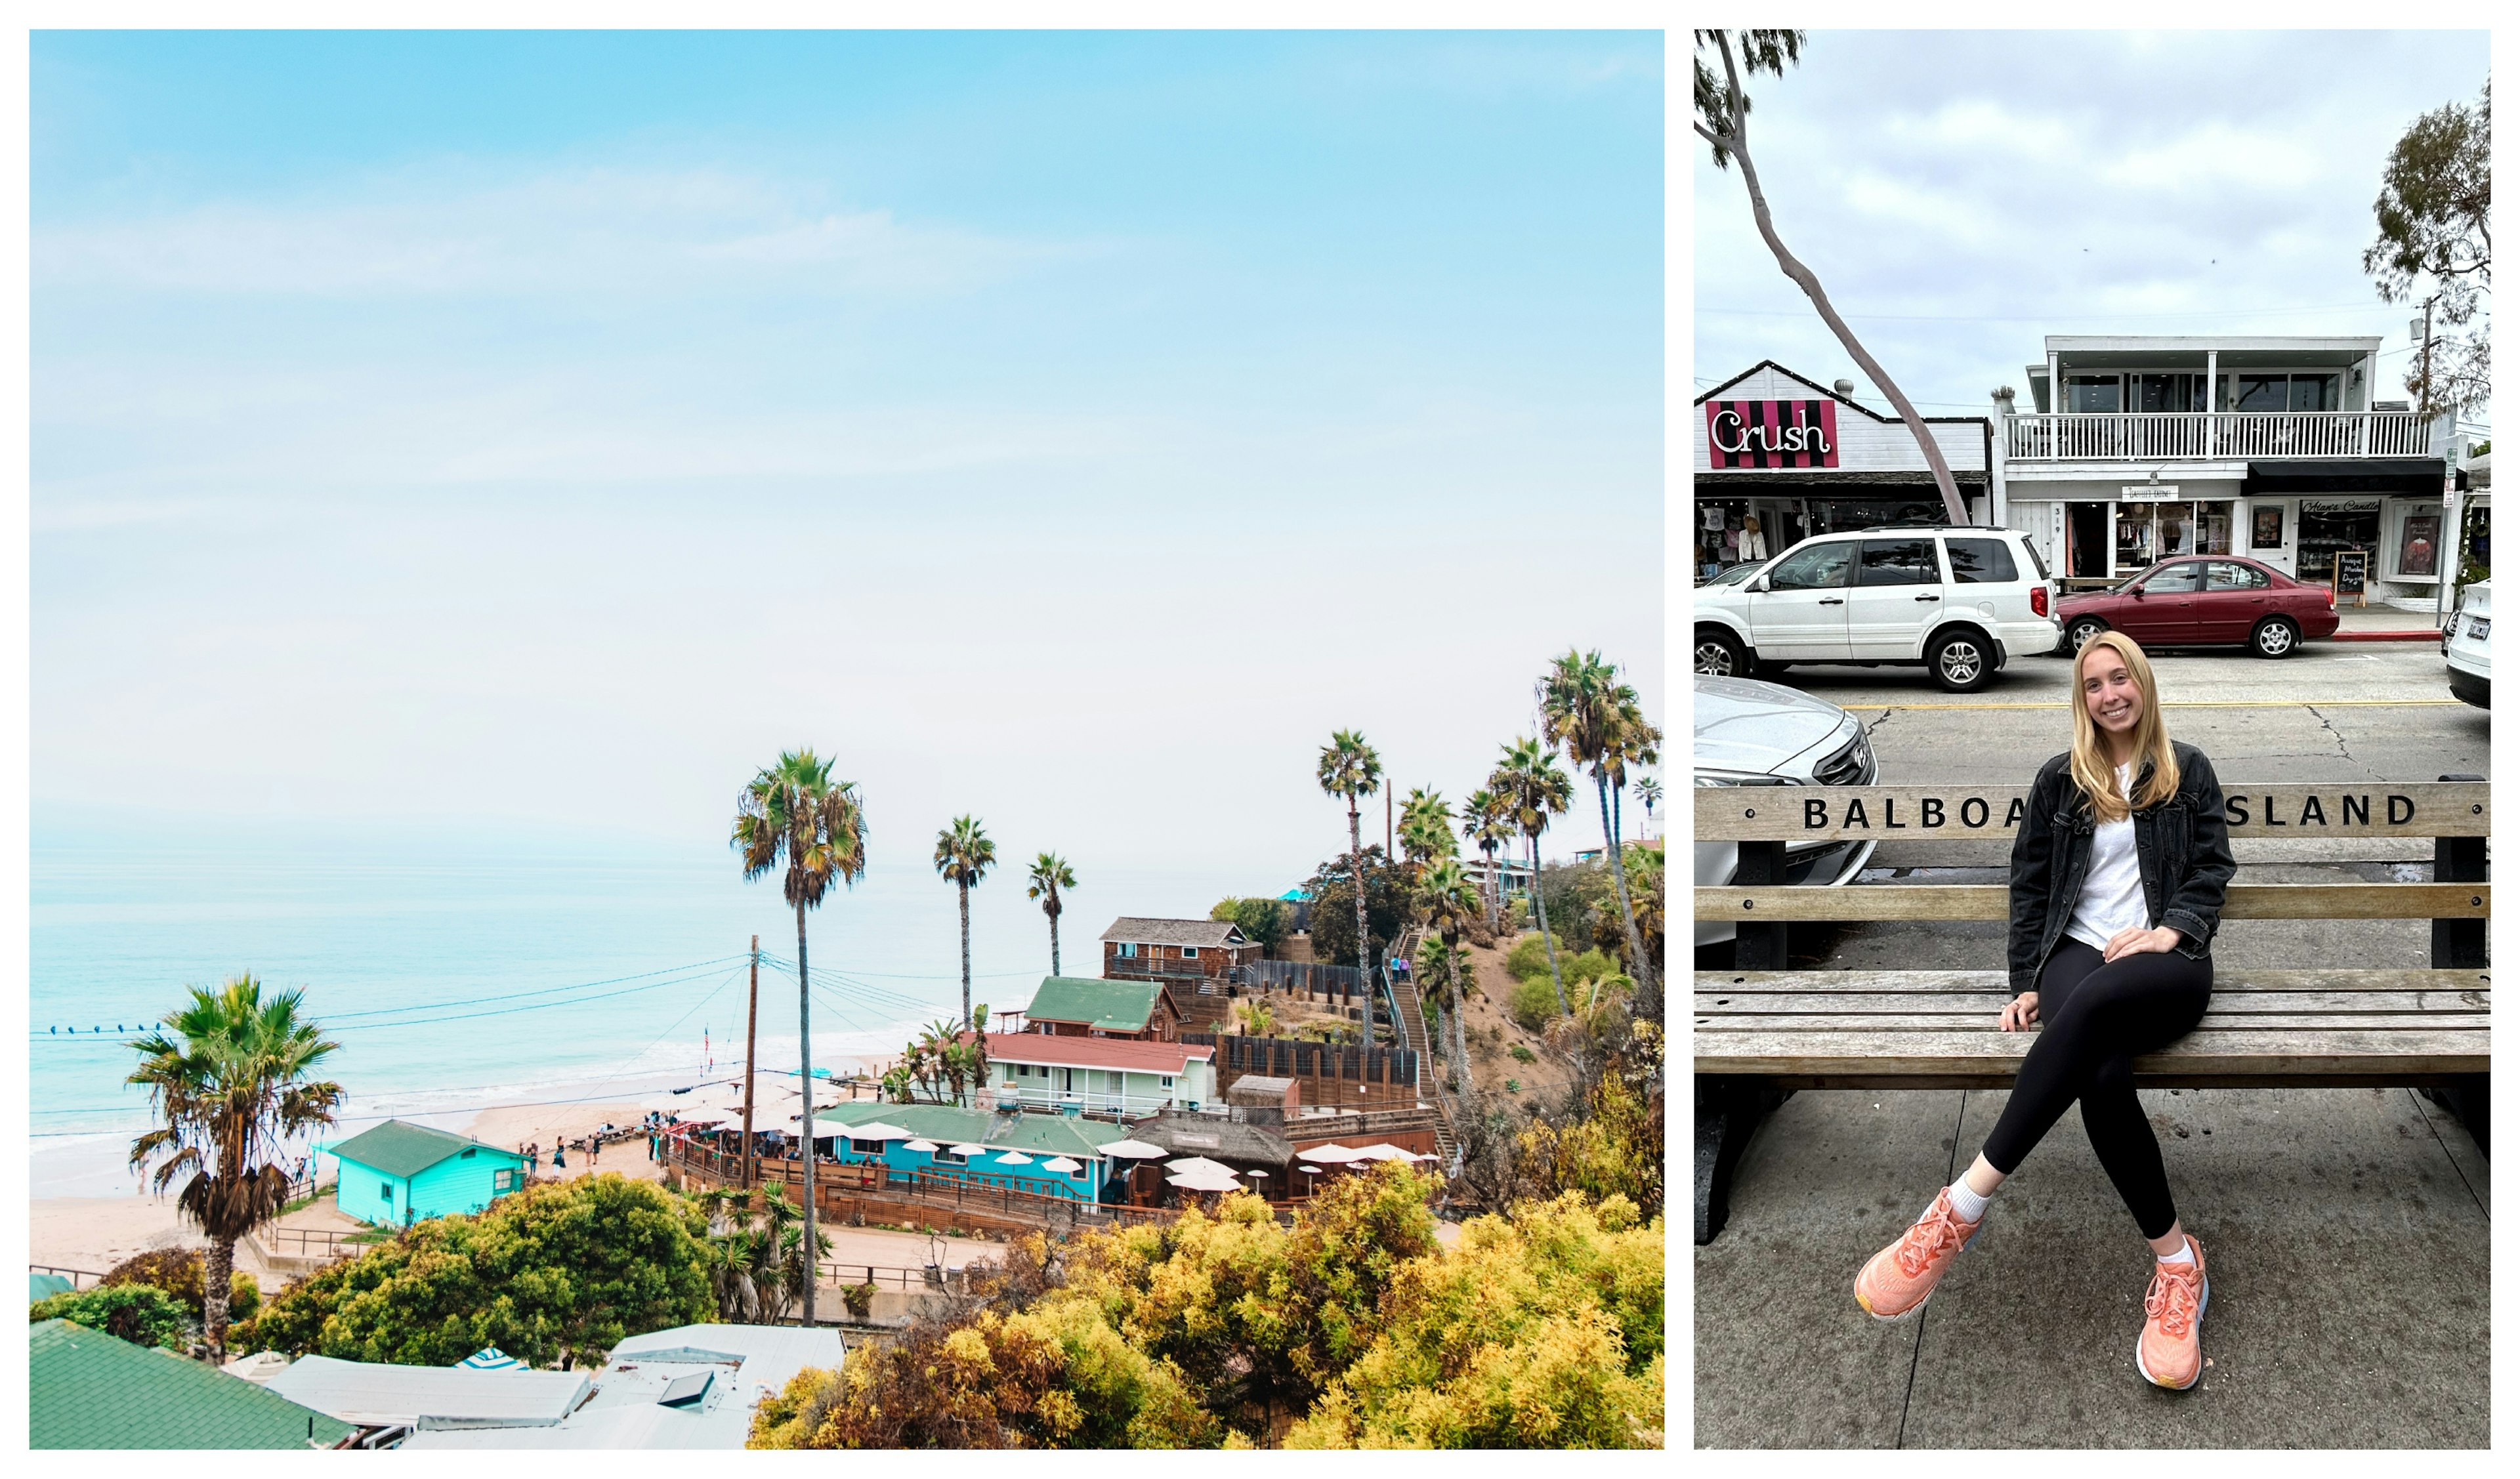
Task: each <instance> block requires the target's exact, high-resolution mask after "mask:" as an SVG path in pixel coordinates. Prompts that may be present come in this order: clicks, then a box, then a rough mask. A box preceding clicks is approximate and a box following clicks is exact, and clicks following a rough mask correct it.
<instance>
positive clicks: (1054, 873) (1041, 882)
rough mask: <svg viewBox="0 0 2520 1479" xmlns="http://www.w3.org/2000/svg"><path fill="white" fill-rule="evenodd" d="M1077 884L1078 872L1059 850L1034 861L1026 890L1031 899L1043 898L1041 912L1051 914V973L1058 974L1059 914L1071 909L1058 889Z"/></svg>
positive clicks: (1025, 895) (1025, 893)
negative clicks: (1062, 898)
mask: <svg viewBox="0 0 2520 1479" xmlns="http://www.w3.org/2000/svg"><path fill="white" fill-rule="evenodd" d="M1075 886H1076V871H1075V870H1074V869H1071V868H1069V867H1068V866H1067V860H1066V859H1065V858H1062V857H1060V856H1059V855H1058V854H1057V853H1043V854H1042V855H1041V856H1040V857H1038V858H1035V859H1033V860H1032V874H1031V886H1030V887H1028V888H1026V889H1025V890H1024V897H1025V898H1027V899H1039V900H1040V901H1041V912H1042V913H1043V914H1046V915H1048V916H1050V973H1051V974H1052V975H1057V974H1058V917H1059V916H1060V915H1062V914H1064V913H1066V912H1067V906H1066V905H1065V904H1062V903H1060V902H1059V895H1058V891H1059V890H1060V889H1062V888H1074V887H1075Z"/></svg>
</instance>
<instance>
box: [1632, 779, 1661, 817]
mask: <svg viewBox="0 0 2520 1479" xmlns="http://www.w3.org/2000/svg"><path fill="white" fill-rule="evenodd" d="M1635 790H1636V793H1637V799H1638V800H1640V801H1643V803H1644V804H1645V822H1646V823H1647V825H1651V823H1652V822H1653V809H1654V808H1655V807H1656V806H1658V805H1660V804H1661V802H1662V783H1661V782H1659V781H1657V780H1655V779H1654V778H1653V777H1651V776H1641V777H1639V778H1638V779H1637V784H1636V786H1635Z"/></svg>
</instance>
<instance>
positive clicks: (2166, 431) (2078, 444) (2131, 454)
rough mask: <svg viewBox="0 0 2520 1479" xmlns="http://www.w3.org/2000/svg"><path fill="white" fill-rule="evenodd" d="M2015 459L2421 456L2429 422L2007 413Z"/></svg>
mask: <svg viewBox="0 0 2520 1479" xmlns="http://www.w3.org/2000/svg"><path fill="white" fill-rule="evenodd" d="M2003 424H2004V456H2006V457H2007V458H2010V459H2011V460H2013V461H2015V462H2042V461H2051V462H2052V461H2082V460H2091V461H2110V460H2118V461H2126V462H2144V461H2149V460H2153V459H2157V458H2216V459H2223V458H2234V459H2237V458H2270V459H2271V458H2281V457H2340V458H2345V457H2424V456H2429V455H2430V454H2431V452H2432V427H2431V425H2430V424H2429V423H2427V422H2426V421H2425V420H2424V419H2423V418H2421V417H2419V416H2416V415H2415V414H2414V413H2413V412H2410V411H2100V412H2070V413H2067V414H2065V415H2062V416H2059V415H2055V414H2052V413H2048V414H2037V415H2019V416H2007V417H2005V418H2004V419H2003Z"/></svg>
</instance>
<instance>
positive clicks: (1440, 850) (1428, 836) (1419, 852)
mask: <svg viewBox="0 0 2520 1479" xmlns="http://www.w3.org/2000/svg"><path fill="white" fill-rule="evenodd" d="M1400 848H1401V851H1402V852H1404V853H1405V854H1407V855H1408V858H1409V864H1410V868H1411V870H1412V875H1413V876H1415V875H1416V874H1419V873H1422V872H1423V871H1424V869H1425V867H1426V865H1428V864H1430V863H1433V862H1435V861H1437V860H1438V859H1442V858H1449V857H1452V856H1453V855H1454V853H1455V852H1456V851H1457V850H1458V849H1456V848H1455V847H1454V845H1453V809H1452V807H1451V806H1450V805H1448V804H1446V802H1445V800H1444V794H1443V792H1441V791H1436V790H1429V789H1427V788H1426V787H1425V786H1422V785H1419V786H1413V787H1412V788H1411V789H1410V792H1409V799H1408V800H1406V801H1404V802H1402V803H1401V804H1400Z"/></svg>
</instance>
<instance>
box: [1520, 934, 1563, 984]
mask: <svg viewBox="0 0 2520 1479" xmlns="http://www.w3.org/2000/svg"><path fill="white" fill-rule="evenodd" d="M1557 949H1558V951H1559V953H1560V955H1561V956H1562V955H1563V953H1564V951H1565V949H1566V942H1565V940H1563V939H1558V941H1557ZM1505 968H1506V969H1507V970H1508V971H1510V972H1512V973H1513V978H1514V979H1515V980H1517V981H1528V980H1530V979H1531V978H1532V977H1533V976H1541V977H1543V978H1546V977H1547V976H1548V974H1549V946H1548V944H1547V942H1545V941H1543V940H1542V939H1541V937H1540V935H1539V934H1538V933H1536V932H1535V933H1532V934H1527V935H1524V936H1523V937H1522V938H1521V939H1520V940H1517V941H1515V942H1514V947H1513V949H1511V950H1509V951H1508V952H1506V957H1505Z"/></svg>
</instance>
